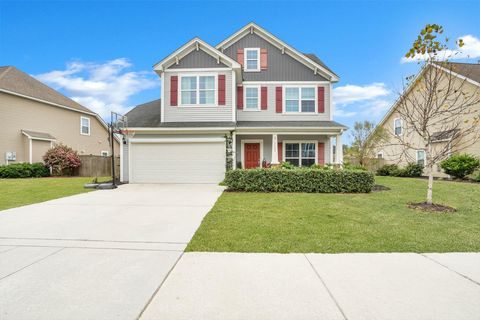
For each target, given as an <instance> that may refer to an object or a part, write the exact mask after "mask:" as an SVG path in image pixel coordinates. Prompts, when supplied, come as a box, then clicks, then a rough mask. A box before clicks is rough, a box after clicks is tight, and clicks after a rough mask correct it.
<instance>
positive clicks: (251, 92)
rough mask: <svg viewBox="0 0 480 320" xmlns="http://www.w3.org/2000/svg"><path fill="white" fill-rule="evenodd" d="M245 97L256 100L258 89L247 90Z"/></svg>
mask: <svg viewBox="0 0 480 320" xmlns="http://www.w3.org/2000/svg"><path fill="white" fill-rule="evenodd" d="M246 90H247V91H246V92H245V95H246V96H247V98H257V97H258V88H247V89H246Z"/></svg>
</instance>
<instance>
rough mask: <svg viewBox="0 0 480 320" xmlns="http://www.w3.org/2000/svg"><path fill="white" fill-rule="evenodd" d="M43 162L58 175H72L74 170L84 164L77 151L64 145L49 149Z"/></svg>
mask: <svg viewBox="0 0 480 320" xmlns="http://www.w3.org/2000/svg"><path fill="white" fill-rule="evenodd" d="M43 161H44V162H45V165H46V166H47V167H50V168H52V172H53V173H54V174H56V175H63V174H69V175H71V174H72V173H73V169H75V168H78V167H80V165H81V164H82V163H81V161H80V157H79V156H78V153H77V151H75V150H73V149H72V148H70V147H68V146H66V145H63V144H59V145H57V146H55V147H53V148H51V149H49V150H48V151H47V152H46V153H45V155H44V156H43Z"/></svg>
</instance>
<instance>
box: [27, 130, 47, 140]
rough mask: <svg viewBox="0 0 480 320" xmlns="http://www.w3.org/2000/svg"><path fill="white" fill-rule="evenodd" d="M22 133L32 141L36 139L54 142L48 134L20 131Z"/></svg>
mask: <svg viewBox="0 0 480 320" xmlns="http://www.w3.org/2000/svg"><path fill="white" fill-rule="evenodd" d="M22 132H23V133H25V134H26V135H28V136H30V137H32V138H34V139H35V138H37V139H48V140H55V137H54V136H52V135H51V134H50V133H45V132H38V131H31V130H22Z"/></svg>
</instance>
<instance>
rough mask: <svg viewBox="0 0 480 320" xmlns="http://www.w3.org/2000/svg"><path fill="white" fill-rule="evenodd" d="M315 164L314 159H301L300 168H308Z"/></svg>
mask: <svg viewBox="0 0 480 320" xmlns="http://www.w3.org/2000/svg"><path fill="white" fill-rule="evenodd" d="M312 164H315V159H302V167H310V166H311V165H312Z"/></svg>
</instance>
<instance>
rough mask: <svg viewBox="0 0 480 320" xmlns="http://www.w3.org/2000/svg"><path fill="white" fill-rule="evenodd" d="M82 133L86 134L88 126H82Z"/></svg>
mask: <svg viewBox="0 0 480 320" xmlns="http://www.w3.org/2000/svg"><path fill="white" fill-rule="evenodd" d="M82 133H84V134H88V127H84V126H82Z"/></svg>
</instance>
